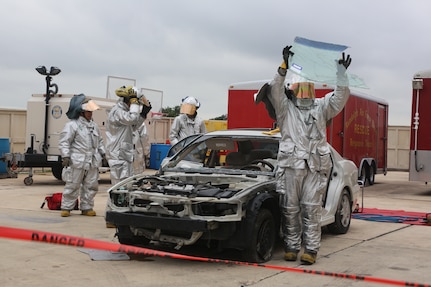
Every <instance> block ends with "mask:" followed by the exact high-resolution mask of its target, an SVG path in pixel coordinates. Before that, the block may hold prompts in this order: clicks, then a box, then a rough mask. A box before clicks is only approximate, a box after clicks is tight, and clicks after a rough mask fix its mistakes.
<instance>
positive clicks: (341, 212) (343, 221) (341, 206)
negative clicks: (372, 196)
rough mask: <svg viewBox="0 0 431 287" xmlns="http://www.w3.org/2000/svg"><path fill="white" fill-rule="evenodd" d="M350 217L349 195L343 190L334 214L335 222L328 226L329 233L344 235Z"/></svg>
mask: <svg viewBox="0 0 431 287" xmlns="http://www.w3.org/2000/svg"><path fill="white" fill-rule="evenodd" d="M351 217H352V207H351V205H350V195H349V193H348V191H347V190H343V192H342V193H341V197H340V201H339V202H338V207H337V211H336V213H335V222H334V223H331V224H329V225H328V229H329V231H330V232H331V233H333V234H344V233H346V232H347V231H348V230H349V227H350V219H351Z"/></svg>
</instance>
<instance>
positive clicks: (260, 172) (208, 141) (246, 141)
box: [160, 134, 279, 177]
mask: <svg viewBox="0 0 431 287" xmlns="http://www.w3.org/2000/svg"><path fill="white" fill-rule="evenodd" d="M278 145H279V139H278V138H276V137H270V136H266V135H256V134H246V135H238V134H230V135H227V134H222V135H220V134H215V135H214V134H204V135H201V136H199V137H196V138H194V139H193V140H192V141H191V142H189V143H187V144H186V145H185V146H184V147H183V148H182V149H181V150H179V151H177V152H176V153H175V154H174V155H173V156H172V157H170V158H169V159H168V161H167V162H166V163H165V164H164V165H163V166H162V167H161V169H160V173H161V174H167V173H178V172H179V173H198V174H228V175H246V176H254V177H257V176H271V177H274V176H275V172H276V169H277V153H278ZM268 147H269V148H268ZM265 149H266V151H263V153H264V154H265V156H268V155H269V151H270V152H271V153H270V155H271V156H270V157H266V158H261V160H264V161H266V162H269V164H270V166H267V167H266V168H265V166H266V165H267V164H265V163H260V166H261V167H260V169H259V168H258V167H257V164H251V162H252V161H251V160H250V158H251V156H250V157H249V160H246V161H245V162H244V164H238V166H232V165H227V161H226V160H227V158H228V154H229V153H231V152H232V153H233V152H234V153H243V152H244V153H245V152H249V153H250V154H254V155H255V154H257V153H256V152H257V151H258V150H259V152H260V153H261V154H262V150H265ZM251 151H253V152H254V153H253V152H251ZM232 157H233V156H232ZM255 160H256V159H255ZM211 161H212V162H211ZM271 166H272V167H273V168H272V169H271Z"/></svg>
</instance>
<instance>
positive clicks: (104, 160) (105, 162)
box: [102, 154, 109, 167]
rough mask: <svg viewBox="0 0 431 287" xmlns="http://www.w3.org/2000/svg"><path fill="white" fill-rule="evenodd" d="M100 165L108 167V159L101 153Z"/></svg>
mask: <svg viewBox="0 0 431 287" xmlns="http://www.w3.org/2000/svg"><path fill="white" fill-rule="evenodd" d="M102 166H104V167H108V166H109V164H108V160H107V159H106V155H105V154H102Z"/></svg>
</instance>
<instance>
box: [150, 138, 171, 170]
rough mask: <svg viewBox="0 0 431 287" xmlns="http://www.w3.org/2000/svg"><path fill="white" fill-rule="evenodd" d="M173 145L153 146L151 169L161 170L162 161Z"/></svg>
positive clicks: (151, 150)
mask: <svg viewBox="0 0 431 287" xmlns="http://www.w3.org/2000/svg"><path fill="white" fill-rule="evenodd" d="M170 148H171V145H169V144H151V149H150V168H151V169H159V168H160V164H161V163H162V160H163V159H164V158H165V157H166V155H167V154H168V151H169V149H170Z"/></svg>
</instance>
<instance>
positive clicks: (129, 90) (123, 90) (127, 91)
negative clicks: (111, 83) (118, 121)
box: [115, 86, 138, 98]
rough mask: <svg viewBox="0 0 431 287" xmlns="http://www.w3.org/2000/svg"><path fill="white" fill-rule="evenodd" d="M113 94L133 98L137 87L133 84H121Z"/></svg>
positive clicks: (136, 92)
mask: <svg viewBox="0 0 431 287" xmlns="http://www.w3.org/2000/svg"><path fill="white" fill-rule="evenodd" d="M115 94H116V95H117V96H119V97H122V98H133V97H137V96H138V89H137V88H136V87H134V86H127V87H126V86H122V87H120V88H118V89H116V90H115Z"/></svg>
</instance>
